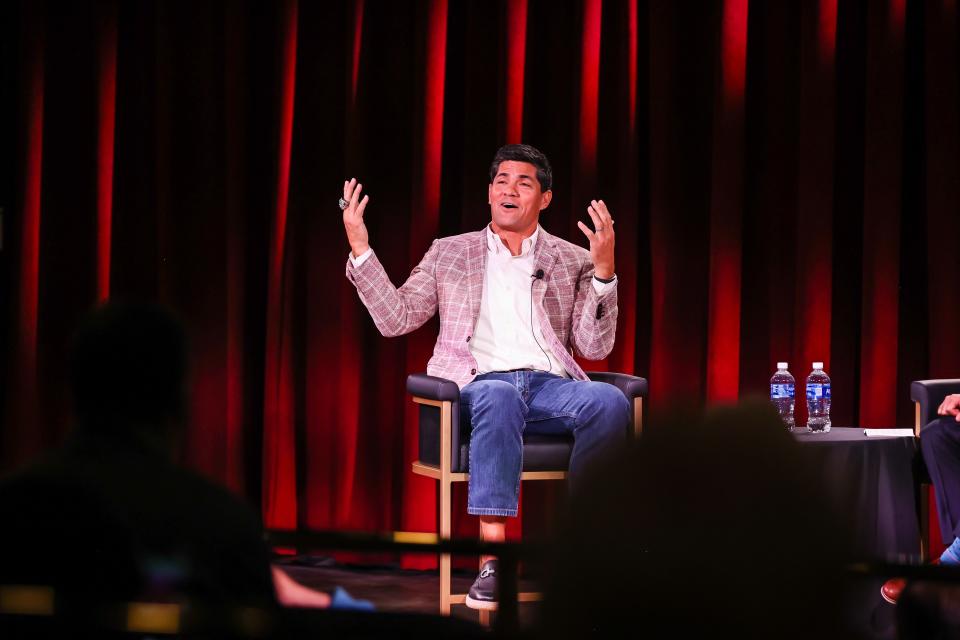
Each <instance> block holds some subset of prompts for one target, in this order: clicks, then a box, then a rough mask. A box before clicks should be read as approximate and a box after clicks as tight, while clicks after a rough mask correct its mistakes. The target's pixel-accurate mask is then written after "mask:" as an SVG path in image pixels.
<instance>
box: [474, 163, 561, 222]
mask: <svg viewBox="0 0 960 640" xmlns="http://www.w3.org/2000/svg"><path fill="white" fill-rule="evenodd" d="M552 197H553V192H552V191H541V190H540V181H539V180H537V168H536V167H535V166H533V165H532V164H530V163H529V162H517V161H514V160H507V161H506V162H501V163H500V168H499V169H498V170H497V175H496V176H494V178H493V183H492V184H491V185H490V186H489V188H488V190H487V202H488V203H489V204H490V215H491V218H492V220H493V230H494V232H497V233H499V232H500V231H512V232H514V233H520V234H523V235H524V237H526V236H528V235H530V234H531V233H533V231H534V230H535V229H536V228H537V222H538V221H539V220H540V212H541V211H542V210H543V209H546V208H547V206H548V205H549V204H550V199H551V198H552Z"/></svg>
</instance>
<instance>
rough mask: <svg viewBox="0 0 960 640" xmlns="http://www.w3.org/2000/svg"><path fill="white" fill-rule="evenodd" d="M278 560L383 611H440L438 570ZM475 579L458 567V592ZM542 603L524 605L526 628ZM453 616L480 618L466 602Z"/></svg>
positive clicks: (312, 581)
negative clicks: (407, 569)
mask: <svg viewBox="0 0 960 640" xmlns="http://www.w3.org/2000/svg"><path fill="white" fill-rule="evenodd" d="M275 562H276V564H277V565H278V566H281V567H282V568H283V569H284V570H285V571H286V572H287V573H289V574H290V576H291V577H292V578H294V579H295V580H297V581H298V582H300V583H301V584H305V585H307V586H308V587H312V588H314V589H318V590H321V591H326V592H332V591H333V589H334V588H335V587H338V586H339V587H343V588H344V589H346V590H347V592H348V593H349V594H350V595H351V596H353V597H354V598H362V599H364V600H370V601H371V602H373V604H374V606H376V607H377V609H378V610H380V611H397V612H412V613H429V614H434V613H438V612H439V610H440V577H439V574H438V573H437V572H436V571H404V570H401V569H396V568H391V567H373V568H371V567H360V566H349V565H341V564H336V563H334V562H333V561H332V560H330V559H326V558H319V557H310V558H290V559H278V560H276V561H275ZM474 578H476V574H475V573H474V574H472V575H471V574H468V573H467V572H466V571H457V570H454V572H453V589H454V592H455V593H466V592H467V589H469V588H470V585H471V584H472V583H473V580H474ZM520 588H521V590H534V589H535V588H536V587H535V584H534V583H533V582H531V581H527V580H521V584H520ZM538 606H539V605H538V603H535V602H525V603H521V604H520V609H519V611H520V624H521V626H522V627H527V626H529V625H532V624H534V623H535V621H536V616H537V612H538V611H537V610H538ZM453 615H454V616H457V617H460V618H463V619H465V620H472V621H474V622H477V621H478V616H477V612H476V611H474V610H473V609H470V608H468V607H465V606H463V605H454V606H453Z"/></svg>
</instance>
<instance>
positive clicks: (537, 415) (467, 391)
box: [460, 371, 630, 516]
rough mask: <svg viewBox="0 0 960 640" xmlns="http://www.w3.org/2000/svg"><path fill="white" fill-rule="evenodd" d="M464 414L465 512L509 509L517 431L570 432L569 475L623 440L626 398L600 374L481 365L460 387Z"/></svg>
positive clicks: (518, 453) (514, 490)
mask: <svg viewBox="0 0 960 640" xmlns="http://www.w3.org/2000/svg"><path fill="white" fill-rule="evenodd" d="M460 406H461V414H462V416H463V419H464V420H469V421H470V427H471V436H470V484H469V493H468V497H467V512H468V513H470V514H472V515H480V516H516V515H517V503H518V501H519V497H520V470H521V469H522V467H523V435H524V434H525V433H527V434H545V435H566V434H571V435H573V439H574V445H573V453H572V454H571V456H570V468H569V478H570V480H571V482H576V479H577V478H578V477H579V476H580V475H581V474H582V473H583V472H584V470H585V469H586V468H587V467H589V466H590V464H591V462H592V461H594V460H596V459H597V458H598V457H599V456H601V455H602V454H603V453H605V452H606V451H608V450H609V449H610V448H611V447H614V446H616V445H617V444H621V443H623V441H624V439H625V438H626V435H627V425H628V424H629V422H630V403H629V402H627V399H626V397H625V396H624V395H623V393H621V392H620V390H619V389H617V388H616V387H615V386H613V385H610V384H607V383H605V382H586V381H580V380H570V379H568V378H561V377H560V376H556V375H553V374H551V373H546V372H543V371H509V372H494V373H485V374H482V375H479V376H477V377H476V378H475V379H474V380H473V382H471V383H470V384H468V385H467V386H465V387H464V388H463V389H461V390H460Z"/></svg>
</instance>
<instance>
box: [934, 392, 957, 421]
mask: <svg viewBox="0 0 960 640" xmlns="http://www.w3.org/2000/svg"><path fill="white" fill-rule="evenodd" d="M937 413H938V414H939V415H941V416H953V417H954V418H955V419H956V421H957V422H960V393H951V394H950V395H949V396H947V397H946V398H944V399H943V402H941V403H940V406H939V407H937Z"/></svg>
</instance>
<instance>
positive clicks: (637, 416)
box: [586, 371, 648, 437]
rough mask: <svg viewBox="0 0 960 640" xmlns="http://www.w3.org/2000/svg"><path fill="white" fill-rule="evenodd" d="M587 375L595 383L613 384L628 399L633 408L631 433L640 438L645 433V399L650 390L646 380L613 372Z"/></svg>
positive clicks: (588, 372) (589, 372) (588, 373)
mask: <svg viewBox="0 0 960 640" xmlns="http://www.w3.org/2000/svg"><path fill="white" fill-rule="evenodd" d="M586 373H587V377H588V378H590V379H591V380H593V381H594V382H606V383H607V384H612V385H613V386H615V387H616V388H617V389H620V392H621V393H623V395H625V396H626V397H627V401H628V402H629V403H630V406H631V407H632V408H633V410H632V411H631V412H630V433H631V434H633V436H634V437H639V436H640V434H641V433H642V432H643V399H644V398H646V397H647V390H648V385H647V381H646V379H644V378H638V377H637V376H631V375H628V374H626V373H614V372H613V371H587V372H586ZM638 400H639V402H638Z"/></svg>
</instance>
